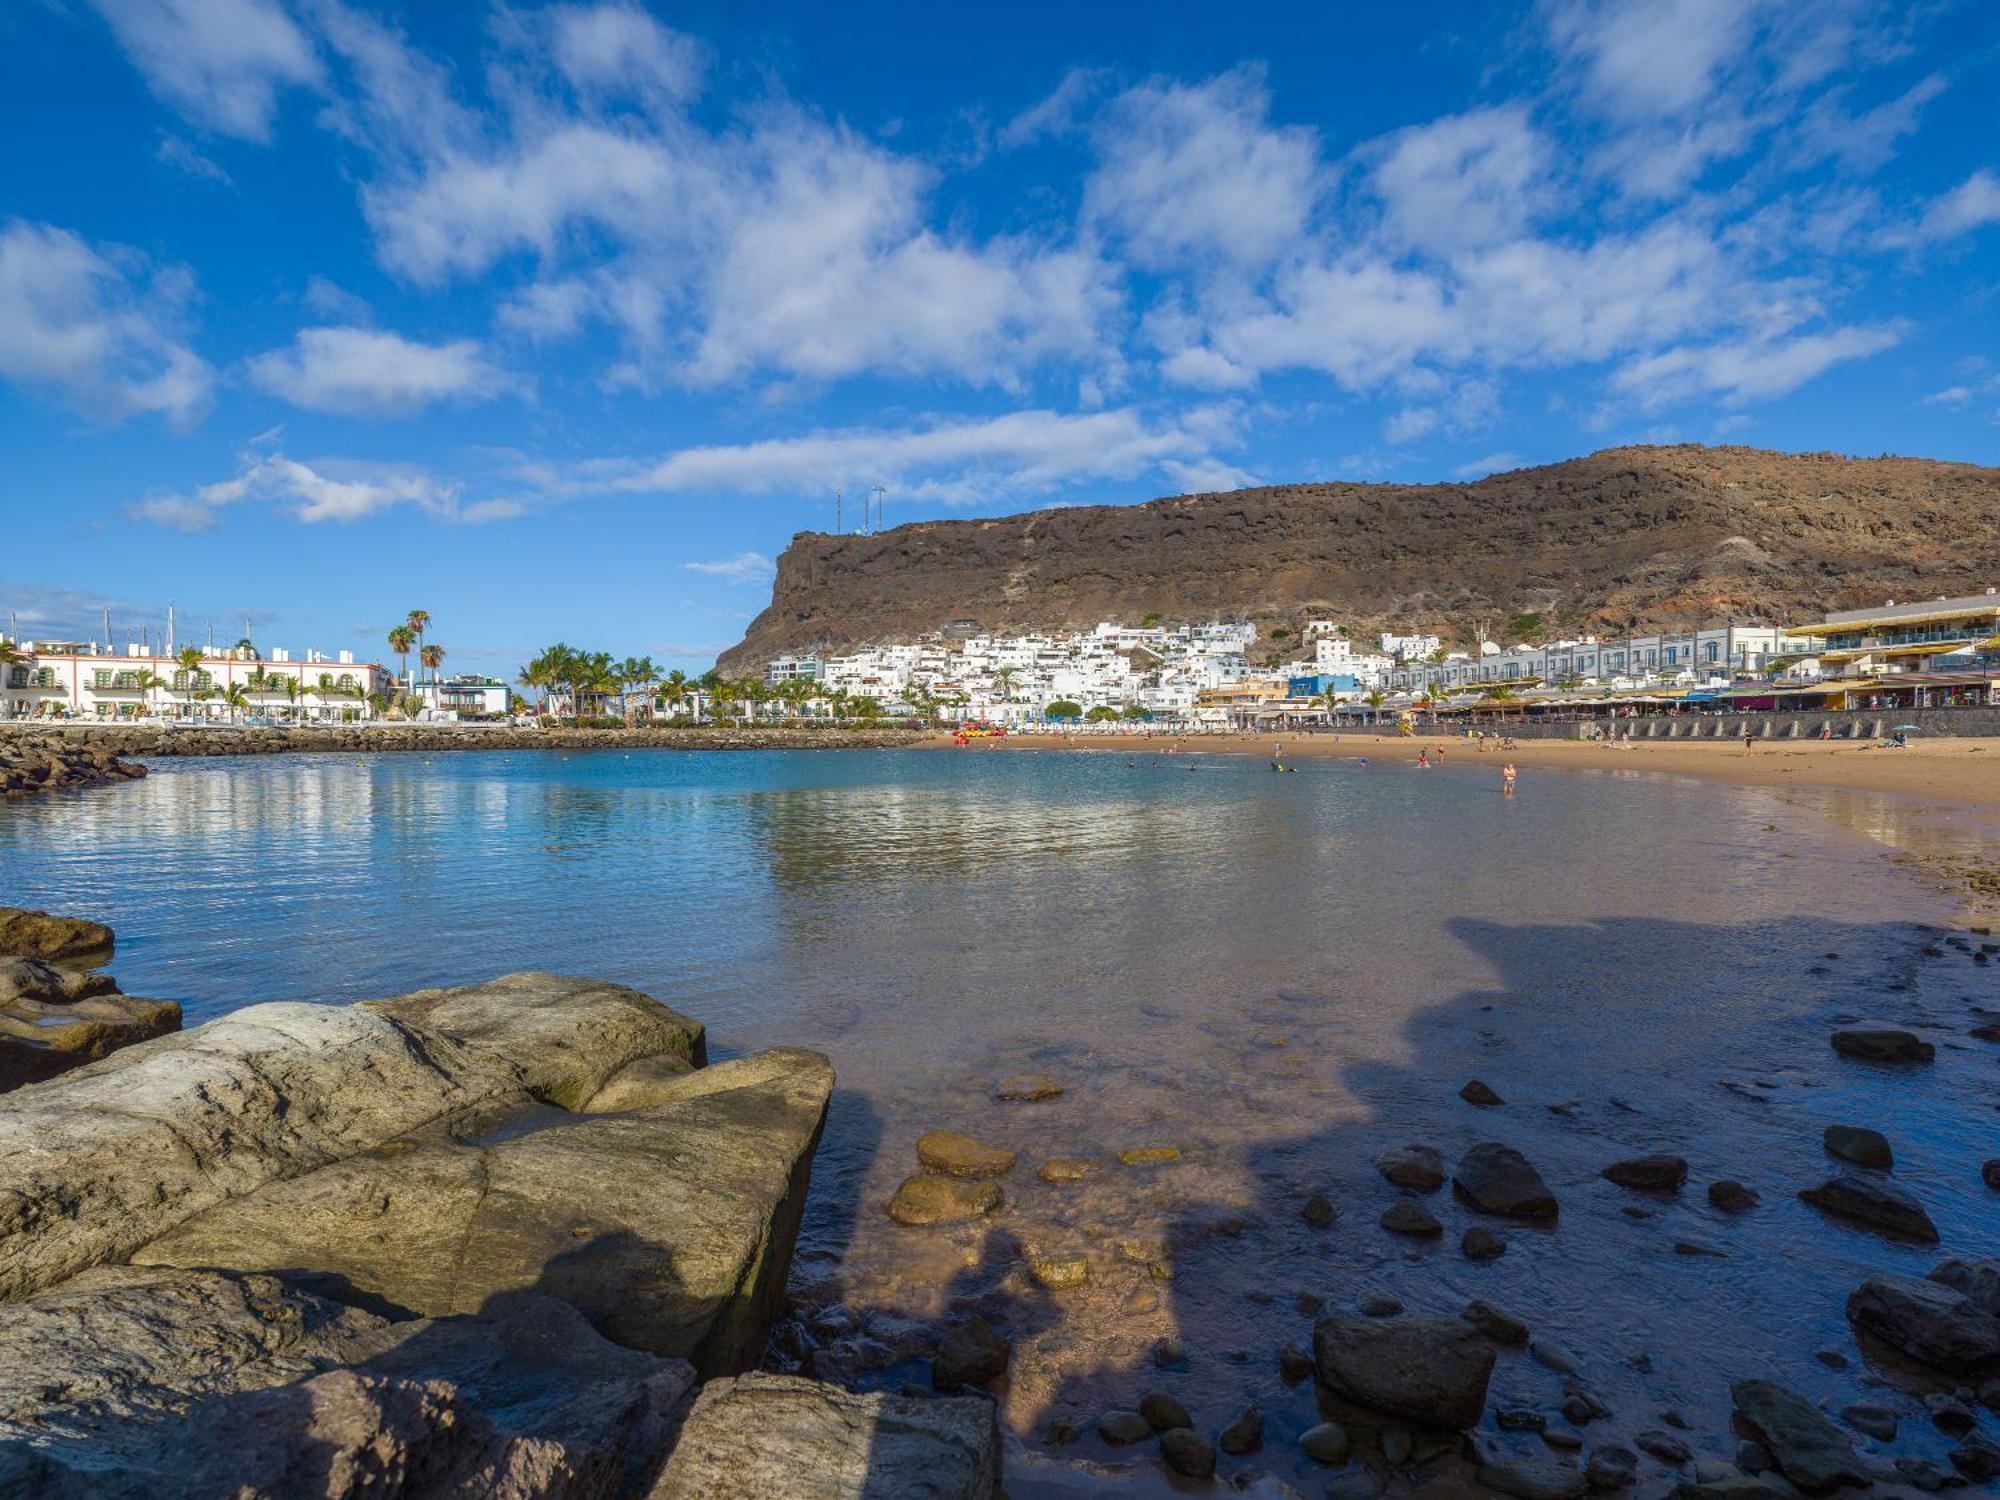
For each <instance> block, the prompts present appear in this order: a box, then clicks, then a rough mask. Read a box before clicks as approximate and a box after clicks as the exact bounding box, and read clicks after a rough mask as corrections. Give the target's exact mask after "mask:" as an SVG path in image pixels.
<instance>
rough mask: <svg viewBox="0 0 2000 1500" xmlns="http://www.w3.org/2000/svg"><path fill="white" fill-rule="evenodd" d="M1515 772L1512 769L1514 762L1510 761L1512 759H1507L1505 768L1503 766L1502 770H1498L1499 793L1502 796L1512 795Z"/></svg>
mask: <svg viewBox="0 0 2000 1500" xmlns="http://www.w3.org/2000/svg"><path fill="white" fill-rule="evenodd" d="M1515 774H1516V773H1515V770H1514V762H1512V761H1511V760H1510V761H1508V762H1507V765H1506V767H1505V768H1504V769H1503V770H1502V771H1501V772H1500V795H1501V796H1503V797H1511V796H1513V795H1514V777H1515Z"/></svg>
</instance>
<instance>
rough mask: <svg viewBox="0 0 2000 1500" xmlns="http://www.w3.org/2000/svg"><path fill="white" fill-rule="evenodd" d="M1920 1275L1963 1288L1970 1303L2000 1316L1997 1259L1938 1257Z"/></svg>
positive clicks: (1998, 1264) (1938, 1282)
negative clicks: (1936, 1261)
mask: <svg viewBox="0 0 2000 1500" xmlns="http://www.w3.org/2000/svg"><path fill="white" fill-rule="evenodd" d="M1924 1279H1925V1280H1927V1281H1935V1282H1936V1283H1937V1284H1938V1285H1939V1286H1948V1287H1950V1288H1951V1289H1952V1290H1953V1291H1954V1292H1963V1293H1964V1294H1965V1295H1966V1296H1967V1297H1968V1298H1970V1299H1971V1301H1972V1305H1973V1306H1974V1307H1977V1308H1979V1309H1980V1310H1981V1311H1983V1312H1987V1313H1991V1314H1992V1315H1993V1316H1994V1317H1996V1318H2000V1260H1958V1259H1952V1260H1945V1261H1939V1262H1938V1264H1937V1265H1935V1266H1933V1267H1932V1268H1931V1272H1930V1275H1928V1276H1927V1277H1925V1278H1924Z"/></svg>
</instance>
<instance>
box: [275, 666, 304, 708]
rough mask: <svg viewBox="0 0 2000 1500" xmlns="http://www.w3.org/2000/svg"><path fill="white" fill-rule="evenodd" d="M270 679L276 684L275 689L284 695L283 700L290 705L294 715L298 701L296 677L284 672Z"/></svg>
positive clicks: (297, 681)
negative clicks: (282, 674)
mask: <svg viewBox="0 0 2000 1500" xmlns="http://www.w3.org/2000/svg"><path fill="white" fill-rule="evenodd" d="M272 681H273V682H274V683H275V684H276V690H277V691H278V692H280V693H283V694H284V695H285V702H286V703H288V704H289V705H291V707H292V709H293V712H294V715H295V716H296V713H297V710H298V703H299V680H298V678H296V677H293V676H291V675H290V674H286V675H285V676H282V677H276V678H273V679H272Z"/></svg>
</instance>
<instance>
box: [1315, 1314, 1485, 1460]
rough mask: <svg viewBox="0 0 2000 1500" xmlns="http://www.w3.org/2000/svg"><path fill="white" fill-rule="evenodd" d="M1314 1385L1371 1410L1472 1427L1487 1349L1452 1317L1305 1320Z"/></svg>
mask: <svg viewBox="0 0 2000 1500" xmlns="http://www.w3.org/2000/svg"><path fill="white" fill-rule="evenodd" d="M1313 1354H1314V1357H1315V1359H1316V1360H1317V1362H1318V1366H1319V1379H1320V1383H1321V1384H1323V1385H1324V1386H1326V1387H1327V1388H1328V1389H1329V1390H1331V1391H1332V1392H1334V1393H1335V1394H1336V1395H1340V1396H1344V1397H1346V1398H1347V1399H1348V1400H1350V1401H1354V1402H1356V1403H1358V1404H1359V1405H1362V1406H1365V1407H1368V1408H1369V1409H1370V1410H1372V1411H1378V1412H1384V1413H1387V1414H1388V1415H1390V1416H1394V1417H1401V1418H1403V1419H1404V1420H1406V1421H1410V1422H1416V1423H1419V1424H1421V1425H1423V1426H1426V1427H1439V1428H1449V1429H1453V1430H1457V1431H1463V1430H1465V1429H1467V1428H1470V1427H1474V1426H1477V1425H1478V1422H1479V1418H1480V1415H1481V1413H1482V1412H1484V1411H1485V1409H1486V1382H1487V1381H1488V1379H1489V1378H1491V1376H1492V1374H1493V1363H1494V1358H1495V1355H1494V1351H1493V1346H1492V1345H1491V1344H1490V1343H1488V1342H1487V1341H1486V1340H1485V1339H1483V1338H1481V1337H1480V1336H1479V1335H1478V1333H1476V1332H1475V1331H1474V1330H1473V1329H1472V1328H1471V1327H1470V1326H1469V1325H1468V1324H1466V1323H1464V1322H1461V1321H1459V1320H1458V1319H1456V1318H1392V1319H1374V1318H1352V1317H1347V1316H1345V1315H1342V1314H1338V1313H1335V1314H1330V1315H1328V1316H1326V1317H1323V1318H1321V1319H1320V1320H1319V1321H1318V1322H1317V1323H1316V1324H1314V1325H1313Z"/></svg>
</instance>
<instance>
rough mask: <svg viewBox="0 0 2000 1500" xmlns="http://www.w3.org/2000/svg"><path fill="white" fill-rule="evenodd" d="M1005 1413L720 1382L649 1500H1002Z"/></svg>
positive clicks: (798, 1386)
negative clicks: (846, 1498) (761, 1499)
mask: <svg viewBox="0 0 2000 1500" xmlns="http://www.w3.org/2000/svg"><path fill="white" fill-rule="evenodd" d="M997 1410H998V1408H996V1407H995V1406H994V1404H993V1403H992V1402H990V1401H987V1400H984V1399H982V1398H979V1397H973V1396H963V1397H945V1398H936V1399H931V1400H912V1399H909V1398H907V1397H902V1396H888V1395H882V1394H879V1393H871V1394H867V1395H863V1394H861V1393H859V1392H855V1391H844V1390H840V1389H838V1388H836V1387H833V1386H825V1385H818V1384H815V1383H814V1382H812V1381H810V1380H801V1379H799V1378H797V1377H796V1376H790V1375H743V1376H739V1377H737V1378H736V1379H733V1380H712V1381H710V1382H709V1383H708V1384H707V1385H705V1386H703V1387H702V1390H701V1396H700V1399H699V1400H697V1401H696V1402H695V1404H694V1410H693V1411H691V1412H690V1413H689V1414H688V1418H687V1422H686V1424H685V1425H684V1426H683V1427H682V1428H681V1434H680V1437H679V1439H678V1441H677V1442H676V1443H675V1445H674V1451H673V1455H672V1457H671V1458H669V1459H668V1460H667V1466H666V1468H665V1469H664V1470H663V1471H662V1472H661V1474H660V1477H659V1479H658V1481H657V1482H656V1483H655V1484H654V1485H653V1487H652V1489H651V1490H650V1491H648V1492H647V1500H739V1497H743V1496H750V1495H768V1496H774V1497H775V1496H782V1495H803V1494H813V1495H829V1496H831V1495H855V1496H859V1495H868V1496H876V1495H880V1496H882V1497H884V1500H890V1497H903V1496H910V1497H915V1496H924V1497H926V1500H994V1497H995V1496H997V1495H998V1494H999V1492H1000V1434H999V1429H998V1425H997V1421H996V1416H995V1413H996V1412H997Z"/></svg>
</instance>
